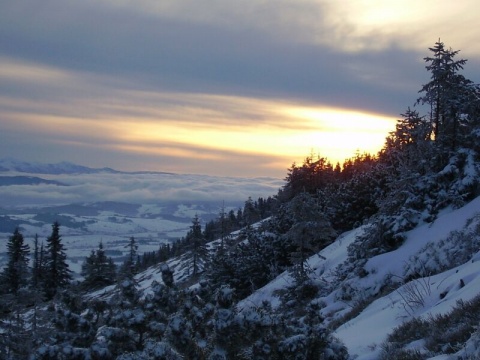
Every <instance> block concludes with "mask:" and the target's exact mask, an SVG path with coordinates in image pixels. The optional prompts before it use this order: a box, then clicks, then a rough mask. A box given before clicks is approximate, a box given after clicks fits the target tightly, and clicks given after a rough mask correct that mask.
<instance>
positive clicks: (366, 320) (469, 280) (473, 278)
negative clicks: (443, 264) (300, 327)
mask: <svg viewBox="0 0 480 360" xmlns="http://www.w3.org/2000/svg"><path fill="white" fill-rule="evenodd" d="M479 213H480V197H479V198H476V199H474V200H473V201H472V202H470V203H468V204H467V205H465V206H464V207H462V208H460V209H458V210H452V209H447V210H444V211H443V212H442V213H441V214H439V216H438V218H437V220H436V221H435V222H434V223H432V224H423V225H420V226H418V227H417V228H415V229H413V230H411V231H410V232H408V233H407V234H406V241H405V243H404V244H403V245H402V246H401V247H400V248H399V249H397V250H396V251H392V252H389V253H385V254H382V255H379V256H376V257H373V258H372V259H370V260H369V261H368V262H367V263H366V265H365V269H366V270H367V271H368V272H369V275H368V276H366V277H364V278H355V279H354V281H353V283H354V285H355V287H356V289H357V290H358V291H362V289H364V290H365V289H377V290H378V288H379V287H380V286H381V285H382V284H384V282H385V280H386V279H387V278H388V277H391V278H392V279H393V280H395V281H396V282H397V283H401V282H402V281H403V277H404V271H405V264H406V263H407V262H408V261H410V260H411V256H413V255H416V254H418V253H419V252H420V251H421V250H422V249H423V248H424V247H425V245H426V244H427V243H429V242H434V243H435V242H438V241H440V240H442V239H445V238H446V237H447V236H448V235H449V233H450V232H452V231H455V230H456V231H459V230H462V229H464V228H465V226H466V224H467V221H468V220H469V219H472V218H474V217H475V216H476V215H478V214H479ZM364 229H365V227H360V228H357V229H355V230H352V231H350V232H347V233H344V234H342V235H341V236H340V237H339V238H338V239H337V240H336V241H335V242H334V243H332V244H331V245H329V246H328V247H326V248H325V249H323V250H322V251H321V252H320V253H319V254H318V255H314V256H313V257H311V258H310V259H309V261H308V265H309V266H310V268H311V269H313V270H314V274H315V276H316V279H317V280H319V281H323V282H324V283H325V284H329V283H330V282H332V281H334V280H335V277H336V275H335V274H336V271H337V270H338V269H337V267H338V266H339V265H342V264H343V263H344V261H346V260H347V258H348V252H347V249H348V246H349V245H350V244H351V243H353V242H354V241H355V238H356V237H357V236H358V235H360V234H361V233H362V232H363V230H364ZM461 280H462V281H463V283H464V284H465V285H464V286H461ZM293 281H294V280H293V278H292V277H291V275H290V274H289V273H288V272H285V273H283V274H281V275H279V276H278V277H277V278H276V279H274V280H273V281H271V282H270V283H268V284H267V285H265V286H264V287H262V288H261V289H258V290H257V291H255V292H254V293H253V294H251V295H250V296H249V297H247V298H246V299H244V300H242V301H240V302H239V303H238V305H237V309H238V310H239V311H245V310H246V309H248V308H250V307H257V306H259V305H261V304H262V302H264V301H266V302H269V303H270V304H271V305H272V308H276V307H278V306H279V305H280V299H278V298H277V297H276V296H275V291H277V290H280V289H282V288H285V287H286V286H288V285H289V284H291V283H293ZM416 281H417V282H418V289H419V290H418V291H419V292H420V295H421V296H422V301H423V305H422V306H416V304H412V305H415V306H412V307H413V309H410V308H409V306H408V304H406V303H405V298H406V296H405V292H407V291H411V290H409V289H411V286H412V282H409V283H407V284H404V285H403V286H400V287H399V288H398V289H396V290H394V291H393V292H391V293H389V294H387V295H386V296H383V297H380V298H378V299H377V300H375V301H373V302H372V303H371V304H370V305H368V306H367V307H366V308H365V309H364V310H363V311H362V312H361V313H360V314H359V315H358V316H356V317H355V318H353V319H352V320H350V321H348V322H346V323H345V324H344V325H342V326H340V327H339V328H338V329H337V330H336V331H335V332H334V336H336V337H337V338H339V339H340V340H341V341H343V342H344V344H345V345H346V346H347V348H348V351H349V353H350V356H351V357H352V358H354V359H356V360H367V359H368V360H371V359H377V358H378V357H379V356H380V352H381V350H382V349H381V345H382V342H383V341H384V340H385V339H386V337H387V335H388V334H389V333H391V332H392V330H393V329H394V328H395V327H397V326H399V325H400V324H402V322H403V321H405V320H407V319H410V318H411V317H412V316H420V317H424V318H429V317H430V316H432V315H436V314H445V313H448V312H449V311H451V310H452V308H453V306H455V305H456V304H457V302H458V301H459V300H464V301H467V300H471V299H472V298H474V297H475V296H477V295H478V294H479V293H480V252H478V253H475V254H472V258H471V260H470V261H468V262H467V263H465V264H462V265H460V266H457V267H454V268H452V269H449V270H447V271H444V272H441V273H439V274H437V275H434V276H430V277H426V278H420V279H417V280H416ZM413 284H414V283H413ZM445 293H446V295H445ZM441 294H442V295H444V297H443V299H441ZM322 301H323V302H324V303H325V307H324V308H323V309H322V313H323V314H324V315H328V314H332V313H335V312H338V313H341V312H342V311H346V309H347V310H348V308H349V306H352V305H349V304H345V303H343V302H341V301H339V299H338V298H337V296H336V292H335V291H334V292H332V293H330V294H329V295H328V296H325V297H323V298H322ZM411 346H413V347H415V346H417V347H418V348H421V347H422V342H418V343H416V344H411ZM433 359H435V360H443V359H449V357H448V356H446V355H445V356H443V355H441V356H436V357H435V358H432V359H431V360H433Z"/></svg>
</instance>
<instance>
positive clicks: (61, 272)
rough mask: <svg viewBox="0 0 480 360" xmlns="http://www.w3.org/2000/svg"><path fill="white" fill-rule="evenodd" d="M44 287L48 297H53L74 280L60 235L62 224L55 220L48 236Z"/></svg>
mask: <svg viewBox="0 0 480 360" xmlns="http://www.w3.org/2000/svg"><path fill="white" fill-rule="evenodd" d="M45 256H46V261H45V280H44V289H45V295H46V297H47V299H52V298H53V297H54V296H55V294H56V293H57V291H58V289H60V288H65V287H66V286H67V285H68V284H69V282H70V280H72V275H71V270H70V269H69V267H68V264H67V255H66V253H65V249H64V247H63V244H62V238H61V236H60V224H59V223H58V222H57V221H55V222H54V223H53V225H52V234H51V235H50V236H49V237H48V238H47V246H46V254H45Z"/></svg>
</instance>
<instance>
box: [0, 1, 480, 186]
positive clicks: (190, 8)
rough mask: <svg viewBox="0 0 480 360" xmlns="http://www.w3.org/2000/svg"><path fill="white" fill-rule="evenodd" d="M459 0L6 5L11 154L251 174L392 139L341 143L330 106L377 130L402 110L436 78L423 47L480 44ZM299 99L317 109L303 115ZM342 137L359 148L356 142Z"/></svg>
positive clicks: (4, 67) (0, 38) (5, 118)
mask: <svg viewBox="0 0 480 360" xmlns="http://www.w3.org/2000/svg"><path fill="white" fill-rule="evenodd" d="M386 4H388V5H386ZM448 4H450V2H448V3H447V2H446V1H439V2H437V1H435V2H433V1H430V0H428V1H426V2H422V4H417V3H415V5H413V2H411V1H402V2H400V1H389V2H381V1H352V2H348V6H346V5H345V2H338V1H333V0H317V1H314V0H279V1H275V2H272V1H263V0H252V1H248V2H238V1H231V0H210V1H206V2H198V1H194V0H172V1H170V0H164V1H149V0H139V1H136V2H131V1H127V0H118V1H117V0H115V1H114V0H101V1H93V0H85V1H81V2H79V1H72V0H62V1H60V0H47V1H44V2H42V5H41V6H39V4H38V3H37V2H35V1H31V0H30V1H28V0H27V1H22V2H18V1H17V2H3V3H2V4H0V109H2V110H1V111H0V127H1V130H2V135H3V134H5V136H4V137H5V140H4V141H2V143H1V144H0V150H1V152H2V153H3V154H5V156H15V157H23V158H25V159H32V160H37V161H45V162H54V161H60V160H71V161H75V162H79V163H82V164H86V165H91V166H113V167H115V166H116V167H119V168H123V169H128V170H138V169H139V167H140V166H146V165H148V166H155V168H154V169H155V170H164V171H174V172H182V173H184V172H190V171H192V172H209V173H211V174H236V175H241V174H245V173H248V174H249V175H251V174H253V173H257V174H269V175H275V176H281V175H280V174H281V172H283V171H284V168H285V167H287V166H289V164H290V163H292V162H293V161H297V162H299V161H301V159H302V158H303V156H304V155H306V154H308V153H309V152H310V151H311V150H314V151H317V150H318V151H319V152H320V153H321V154H322V155H327V154H328V156H329V157H330V156H336V158H335V159H334V160H335V161H336V160H339V161H342V159H344V158H345V157H348V156H350V155H351V154H350V153H348V152H350V151H351V150H352V148H357V147H360V146H364V144H368V143H370V144H373V143H375V144H377V145H376V146H377V147H378V146H381V144H382V141H383V139H384V136H385V135H386V132H387V131H388V130H386V128H384V127H383V126H382V127H381V130H379V128H377V129H372V128H371V127H370V128H368V129H367V130H365V131H363V132H362V131H360V130H357V131H358V135H361V136H363V139H360V136H356V137H355V136H354V134H352V133H351V131H350V132H349V133H348V136H349V137H348V141H345V138H343V139H342V138H340V139H339V138H338V137H335V136H333V133H332V132H331V129H332V127H335V126H332V123H335V124H337V123H341V124H346V122H344V121H341V120H339V118H338V117H335V116H327V115H328V114H331V113H332V112H331V110H332V109H334V110H335V112H336V114H343V115H342V116H345V117H346V118H349V119H350V120H351V118H350V116H351V114H358V116H356V118H355V119H356V120H354V121H357V122H358V123H359V124H361V125H362V126H363V122H364V121H365V116H364V115H367V116H369V117H371V118H375V119H378V118H389V119H390V120H389V121H391V122H393V121H394V119H395V118H396V117H397V116H398V115H397V114H399V113H402V112H404V110H405V109H406V107H407V106H409V105H412V104H413V103H414V102H415V100H416V97H417V91H418V89H420V87H421V85H422V84H423V83H425V82H426V81H427V80H428V74H427V73H426V72H425V70H424V66H423V61H422V58H423V57H424V56H425V55H428V54H427V53H426V52H427V47H428V46H431V45H432V44H433V42H434V41H436V40H437V39H438V37H439V36H440V37H442V39H443V40H445V41H446V43H447V45H448V46H449V45H451V46H454V47H455V48H462V47H465V48H466V49H467V47H471V50H468V51H470V53H467V52H465V55H466V56H467V57H468V54H477V53H478V52H479V51H478V49H477V45H476V42H474V41H472V36H473V35H475V29H476V28H477V27H476V22H475V23H473V21H474V20H475V19H474V14H476V12H475V11H473V10H474V9H476V8H478V5H477V4H476V3H475V2H472V1H470V0H459V1H457V2H455V4H454V5H448ZM419 6H422V7H424V8H422V9H421V10H418V9H419ZM427 9H428V11H427ZM460 15H461V16H460ZM452 17H457V18H460V17H461V18H462V23H461V24H459V23H458V22H457V21H451V18H452ZM443 34H448V38H447V35H445V38H444V35H443ZM463 55H464V54H463V52H462V56H463ZM469 65H470V64H469ZM476 74H477V75H478V70H477V71H472V76H473V78H475V75H476ZM477 77H478V76H477ZM299 108H303V109H308V111H311V112H312V111H313V112H315V113H317V115H316V117H315V119H312V118H311V117H308V116H307V117H305V116H298V113H297V115H295V116H293V115H292V113H291V112H290V113H289V111H290V110H291V109H297V110H298V109H299ZM318 114H321V115H318ZM351 124H352V123H351V122H350V123H349V125H348V126H349V128H348V129H346V130H347V132H348V130H349V129H350V128H351ZM392 124H393V123H392ZM338 127H340V126H337V128H338ZM341 127H343V128H344V129H345V128H346V125H342V126H341ZM392 130H393V125H392ZM367 132H368V134H367ZM370 136H375V139H374V140H372V138H371V137H370ZM332 139H335V144H336V145H338V144H342V143H348V144H349V145H350V146H351V147H349V148H348V147H345V148H344V149H343V150H344V151H343V152H341V151H340V150H341V149H339V147H338V146H333V145H332V144H331V143H332ZM353 140H355V141H357V140H358V141H359V142H358V143H356V142H354V141H353ZM327 143H328V144H329V145H328V146H329V148H327V146H326V144H327ZM301 154H304V155H301ZM228 156H230V157H231V161H230V162H228V160H227V157H228ZM274 166H276V170H275V169H274V168H273V167H274ZM162 167H165V168H162Z"/></svg>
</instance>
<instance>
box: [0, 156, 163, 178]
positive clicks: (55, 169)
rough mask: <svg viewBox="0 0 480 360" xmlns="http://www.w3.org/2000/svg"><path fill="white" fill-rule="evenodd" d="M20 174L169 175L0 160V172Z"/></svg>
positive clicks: (10, 159) (11, 159) (64, 163)
mask: <svg viewBox="0 0 480 360" xmlns="http://www.w3.org/2000/svg"><path fill="white" fill-rule="evenodd" d="M11 171H15V172H20V173H28V174H48V175H61V174H97V173H111V174H122V173H128V174H171V173H168V172H155V171H138V172H126V171H119V170H114V169H112V168H109V167H103V168H90V167H87V166H82V165H77V164H74V163H71V162H67V161H63V162H59V163H56V164H44V163H37V162H25V161H20V160H17V159H13V158H4V159H0V172H11Z"/></svg>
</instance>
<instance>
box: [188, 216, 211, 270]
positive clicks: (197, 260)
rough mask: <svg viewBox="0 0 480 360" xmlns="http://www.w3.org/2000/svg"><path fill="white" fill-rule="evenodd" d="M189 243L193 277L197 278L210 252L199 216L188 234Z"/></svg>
mask: <svg viewBox="0 0 480 360" xmlns="http://www.w3.org/2000/svg"><path fill="white" fill-rule="evenodd" d="M187 241H188V243H189V247H190V253H191V255H192V275H193V276H195V275H197V274H198V272H199V271H200V269H201V267H202V265H203V264H204V263H205V261H206V260H207V258H208V250H207V247H206V246H205V241H204V237H203V234H202V225H201V224H200V219H199V218H198V215H195V217H194V218H193V220H192V225H191V226H190V230H189V232H188V233H187Z"/></svg>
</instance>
